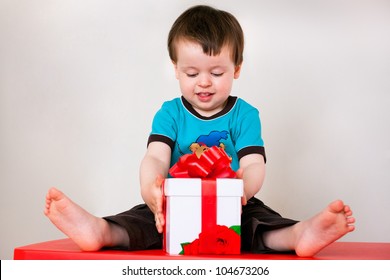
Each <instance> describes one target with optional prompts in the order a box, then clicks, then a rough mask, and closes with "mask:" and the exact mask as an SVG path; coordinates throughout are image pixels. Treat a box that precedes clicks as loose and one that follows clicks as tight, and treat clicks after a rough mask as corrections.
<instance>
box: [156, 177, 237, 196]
mask: <svg viewBox="0 0 390 280" xmlns="http://www.w3.org/2000/svg"><path fill="white" fill-rule="evenodd" d="M203 180H207V179H203ZM215 180H216V183H217V196H239V197H241V196H242V195H243V182H242V180H241V179H230V178H217V179H215ZM201 182H202V179H200V178H169V179H165V183H164V194H165V196H201V195H202V188H201V187H200V186H201Z"/></svg>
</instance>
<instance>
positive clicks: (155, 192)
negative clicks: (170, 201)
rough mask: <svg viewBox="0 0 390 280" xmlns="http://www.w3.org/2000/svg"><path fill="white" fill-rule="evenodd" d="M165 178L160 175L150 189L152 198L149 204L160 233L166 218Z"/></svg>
mask: <svg viewBox="0 0 390 280" xmlns="http://www.w3.org/2000/svg"><path fill="white" fill-rule="evenodd" d="M163 181H164V178H163V177H162V176H161V175H158V176H157V178H156V181H155V183H154V185H153V186H152V188H151V189H150V191H151V193H150V199H149V201H148V203H147V204H148V206H149V208H150V209H151V210H152V212H153V213H154V220H155V222H156V228H157V231H158V232H159V233H162V232H163V230H164V225H165V218H164V213H163V193H162V183H163Z"/></svg>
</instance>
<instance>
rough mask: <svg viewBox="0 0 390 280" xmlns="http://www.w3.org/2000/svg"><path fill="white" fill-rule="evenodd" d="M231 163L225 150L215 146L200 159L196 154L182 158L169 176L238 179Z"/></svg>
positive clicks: (170, 171)
mask: <svg viewBox="0 0 390 280" xmlns="http://www.w3.org/2000/svg"><path fill="white" fill-rule="evenodd" d="M230 162H231V158H229V156H228V155H227V154H226V152H225V150H223V149H222V148H220V147H216V146H213V147H211V148H209V149H207V150H205V151H204V152H203V153H202V154H201V156H200V157H197V155H196V154H195V153H193V154H187V155H184V156H182V157H180V158H179V161H178V162H177V163H176V164H174V165H173V166H172V167H171V169H169V174H171V176H172V177H175V178H213V179H215V178H236V173H235V172H234V171H233V170H232V169H231V167H230Z"/></svg>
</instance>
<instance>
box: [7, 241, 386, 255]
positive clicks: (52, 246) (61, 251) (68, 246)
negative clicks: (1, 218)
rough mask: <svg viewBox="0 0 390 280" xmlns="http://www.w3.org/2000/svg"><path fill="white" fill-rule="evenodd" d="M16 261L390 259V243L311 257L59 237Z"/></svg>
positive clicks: (24, 251) (24, 250)
mask: <svg viewBox="0 0 390 280" xmlns="http://www.w3.org/2000/svg"><path fill="white" fill-rule="evenodd" d="M14 259H15V260H163V259H171V260H178V259H180V260H196V259H259V260H307V259H313V260H390V243H368V242H335V243H333V244H331V245H329V246H328V247H326V248H325V249H323V250H322V251H321V252H319V253H318V254H317V255H315V256H314V257H312V258H300V257H298V256H296V255H294V254H250V253H243V254H241V255H201V256H170V255H168V254H166V253H165V252H164V251H162V250H147V251H118V250H100V251H98V252H83V251H81V250H80V249H79V248H78V246H77V245H76V244H75V243H74V242H73V241H72V240H70V239H59V240H53V241H47V242H42V243H36V244H31V245H27V246H22V247H18V248H15V250H14Z"/></svg>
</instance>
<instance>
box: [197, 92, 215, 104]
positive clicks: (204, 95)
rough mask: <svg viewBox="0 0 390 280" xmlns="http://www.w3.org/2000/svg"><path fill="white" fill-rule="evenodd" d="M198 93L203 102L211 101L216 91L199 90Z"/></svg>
mask: <svg viewBox="0 0 390 280" xmlns="http://www.w3.org/2000/svg"><path fill="white" fill-rule="evenodd" d="M196 95H197V96H198V98H199V100H200V101H202V102H207V101H210V100H211V98H212V96H213V95H214V93H211V92H197V93H196Z"/></svg>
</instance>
